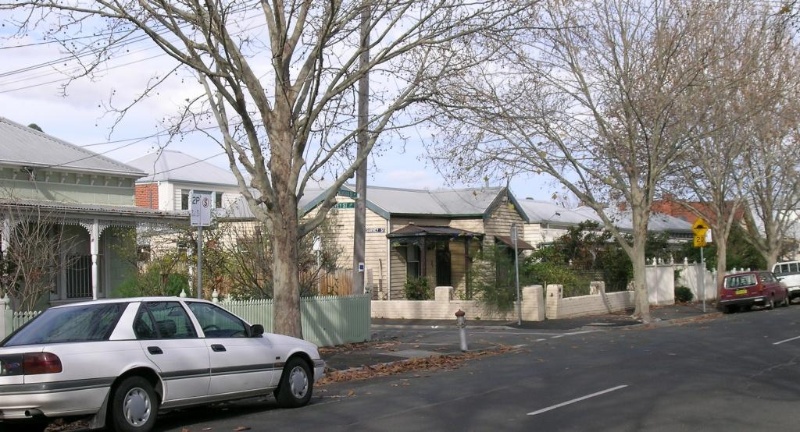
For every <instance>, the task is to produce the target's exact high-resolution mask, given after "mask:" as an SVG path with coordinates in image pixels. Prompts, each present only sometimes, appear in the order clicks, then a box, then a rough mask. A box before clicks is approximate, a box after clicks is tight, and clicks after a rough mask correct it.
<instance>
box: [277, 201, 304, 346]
mask: <svg viewBox="0 0 800 432" xmlns="http://www.w3.org/2000/svg"><path fill="white" fill-rule="evenodd" d="M287 195H288V194H287ZM291 196H292V195H288V197H287V198H291ZM290 200H291V199H290ZM291 201H293V200H291ZM272 220H273V229H272V232H271V235H272V245H273V262H272V274H273V285H272V286H273V295H274V304H273V311H274V314H273V317H274V318H273V319H274V321H273V331H274V332H275V333H279V334H284V335H288V336H294V337H297V338H302V337H303V328H302V325H301V320H300V288H299V287H300V281H299V277H298V271H299V269H298V265H297V257H298V253H297V204H296V203H292V205H289V204H288V203H287V204H285V205H279V206H277V207H276V209H275V212H274V213H273V217H272Z"/></svg>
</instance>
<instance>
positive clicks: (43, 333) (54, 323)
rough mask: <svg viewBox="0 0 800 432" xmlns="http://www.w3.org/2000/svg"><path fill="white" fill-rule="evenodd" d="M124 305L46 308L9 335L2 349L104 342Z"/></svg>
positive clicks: (125, 304) (101, 304)
mask: <svg viewBox="0 0 800 432" xmlns="http://www.w3.org/2000/svg"><path fill="white" fill-rule="evenodd" d="M127 306H128V304H127V303H97V304H87V305H82V306H70V307H64V308H52V309H47V310H46V311H44V312H42V313H41V314H40V315H39V316H37V317H36V318H34V319H32V320H31V321H30V322H28V323H27V324H26V325H25V326H24V327H22V328H20V329H19V331H17V332H16V333H13V334H12V335H11V336H9V337H8V339H6V340H5V341H4V343H3V346H18V345H34V344H43V343H61V342H88V341H100V340H106V339H108V338H109V337H110V336H111V332H113V331H114V327H115V326H116V324H117V321H119V319H120V317H121V316H122V313H123V312H124V311H125V308H126V307H127Z"/></svg>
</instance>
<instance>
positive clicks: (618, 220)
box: [574, 207, 692, 234]
mask: <svg viewBox="0 0 800 432" xmlns="http://www.w3.org/2000/svg"><path fill="white" fill-rule="evenodd" d="M574 211H575V212H577V213H580V214H583V215H586V216H587V217H590V216H591V217H593V218H594V219H595V220H597V221H598V222H600V224H601V225H602V222H601V221H600V218H599V217H598V216H597V213H595V211H594V209H592V208H590V207H578V208H576V209H575V210H574ZM606 214H607V215H608V217H609V218H611V220H612V221H614V225H615V226H616V227H617V228H619V229H620V230H622V231H633V221H632V220H631V212H630V211H628V210H614V211H611V210H607V213H606ZM647 230H648V231H654V232H664V231H666V232H671V233H685V234H689V233H692V224H690V223H689V222H686V221H685V220H683V219H679V218H676V217H673V216H670V215H667V214H664V213H657V212H652V213H650V220H649V221H648V222H647Z"/></svg>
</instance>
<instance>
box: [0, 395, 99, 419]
mask: <svg viewBox="0 0 800 432" xmlns="http://www.w3.org/2000/svg"><path fill="white" fill-rule="evenodd" d="M107 395H108V388H92V389H82V390H73V391H55V392H54V391H49V392H18V393H13V392H5V391H3V392H0V421H1V420H24V419H33V418H35V417H40V416H44V417H50V418H52V417H65V416H77V415H89V414H95V413H97V411H98V410H99V409H100V407H101V406H102V405H103V401H104V400H105V398H106V396H107Z"/></svg>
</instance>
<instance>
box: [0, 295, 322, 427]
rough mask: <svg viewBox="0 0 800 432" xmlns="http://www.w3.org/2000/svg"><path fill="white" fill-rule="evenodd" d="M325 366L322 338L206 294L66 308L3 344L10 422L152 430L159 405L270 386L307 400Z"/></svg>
mask: <svg viewBox="0 0 800 432" xmlns="http://www.w3.org/2000/svg"><path fill="white" fill-rule="evenodd" d="M324 367H325V363H324V361H323V360H322V359H321V358H320V355H319V351H318V350H317V347H316V346H315V345H314V344H312V343H309V342H306V341H304V340H301V339H296V338H292V337H288V336H282V335H276V334H269V333H267V334H265V333H264V327H263V326H261V325H258V324H256V325H250V324H248V323H246V322H245V321H244V320H242V319H240V318H239V317H237V316H235V315H233V314H231V313H230V312H228V311H226V310H225V309H223V308H221V307H219V306H217V305H216V304H214V303H211V302H208V301H204V300H193V299H185V298H177V297H147V298H134V299H130V298H128V299H115V300H98V301H91V302H84V303H76V304H70V305H64V306H57V307H52V308H50V309H47V310H46V311H44V312H43V313H42V314H41V315H39V316H38V317H36V318H35V319H33V320H31V321H30V322H28V323H27V324H25V326H23V327H22V328H20V329H19V330H17V331H16V332H15V333H13V334H11V335H10V336H9V337H7V338H6V339H5V340H3V341H2V343H0V429H2V423H3V422H4V421H16V420H23V421H24V420H35V419H37V418H57V417H69V416H91V421H90V426H91V427H93V428H100V427H104V426H105V427H108V428H109V429H111V430H115V431H140V432H144V431H149V430H150V429H152V427H153V424H154V423H155V421H156V414H157V412H158V411H159V410H162V411H163V410H170V409H173V408H179V407H187V406H192V405H201V404H208V403H212V402H219V401H225V400H232V399H239V398H246V397H253V396H261V395H265V394H269V393H273V394H274V395H275V399H276V400H277V402H278V404H279V405H280V406H282V407H299V406H303V405H306V404H307V403H308V401H309V400H310V399H311V392H312V388H313V385H314V381H316V380H318V379H319V378H321V377H322V375H323V373H324Z"/></svg>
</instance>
